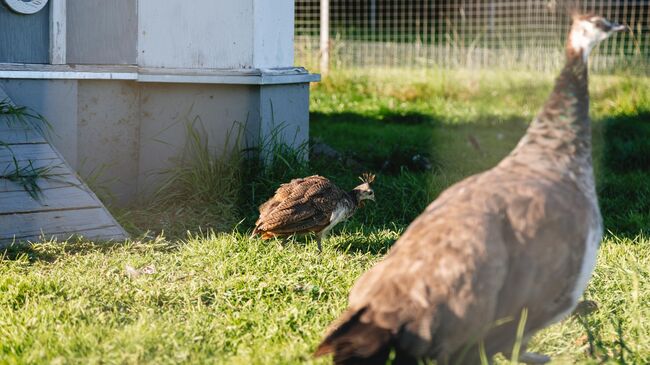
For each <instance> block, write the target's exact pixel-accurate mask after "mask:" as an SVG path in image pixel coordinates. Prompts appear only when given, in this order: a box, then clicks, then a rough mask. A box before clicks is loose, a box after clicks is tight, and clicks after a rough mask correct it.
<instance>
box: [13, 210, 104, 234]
mask: <svg viewBox="0 0 650 365" xmlns="http://www.w3.org/2000/svg"><path fill="white" fill-rule="evenodd" d="M114 226H115V223H114V222H113V220H112V219H109V218H108V216H107V215H106V212H105V211H104V210H103V209H102V208H93V209H82V210H65V211H55V212H41V213H33V214H10V215H4V216H0V239H12V238H14V237H16V238H24V237H33V236H39V235H40V234H41V233H42V232H48V233H50V234H63V233H66V234H70V235H72V234H75V233H78V232H85V231H92V230H99V229H102V228H112V227H114Z"/></svg>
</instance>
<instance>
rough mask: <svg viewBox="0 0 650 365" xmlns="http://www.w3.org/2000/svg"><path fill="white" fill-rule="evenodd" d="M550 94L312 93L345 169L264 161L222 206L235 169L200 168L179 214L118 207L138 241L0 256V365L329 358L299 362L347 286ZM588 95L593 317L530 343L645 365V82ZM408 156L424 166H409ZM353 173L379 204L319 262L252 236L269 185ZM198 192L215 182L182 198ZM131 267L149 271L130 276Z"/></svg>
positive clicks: (649, 240)
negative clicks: (597, 246) (364, 178)
mask: <svg viewBox="0 0 650 365" xmlns="http://www.w3.org/2000/svg"><path fill="white" fill-rule="evenodd" d="M551 86H552V78H551V77H550V76H547V75H532V74H525V73H522V74H511V73H510V74H507V73H500V72H486V73H482V74H470V73H465V72H445V73H442V72H431V73H407V74H401V73H390V72H388V73H387V72H385V73H383V74H380V75H377V74H376V73H375V74H374V76H373V77H369V76H367V75H351V74H336V75H333V76H332V77H331V78H330V79H328V80H327V81H325V82H322V83H320V84H317V85H315V86H314V87H313V89H312V105H311V108H312V122H313V123H312V125H311V133H312V137H314V138H320V139H322V140H323V141H325V142H326V143H328V144H330V145H332V146H334V147H335V148H336V149H338V150H339V151H341V152H342V153H344V154H345V155H346V156H348V157H350V158H353V159H355V160H356V161H357V164H354V165H350V164H348V163H346V162H345V161H330V160H325V159H322V158H318V157H315V156H312V158H311V160H310V164H309V166H307V165H304V164H300V163H298V162H297V161H296V160H295V157H296V155H295V154H292V153H289V152H287V151H285V150H275V151H274V153H275V156H276V157H282V158H274V159H273V163H272V164H271V165H270V166H260V165H258V164H255V165H254V166H248V165H246V164H244V165H242V166H241V170H237V171H238V172H237V174H238V175H237V176H235V177H233V176H230V175H227V179H230V180H232V181H237V182H238V186H239V189H238V190H237V191H232V190H228V194H226V196H225V197H221V196H220V195H219V194H215V192H216V191H217V190H218V189H221V188H217V187H213V189H210V188H207V189H206V187H209V186H212V185H216V186H219V184H220V183H222V181H219V180H210V179H212V178H214V175H215V174H223V168H225V166H227V164H228V163H232V161H230V162H229V161H228V160H224V159H214V158H212V159H210V158H204V159H201V160H200V162H198V163H196V164H194V165H192V166H193V168H192V169H181V170H179V171H177V174H176V175H174V176H175V177H176V180H175V183H174V184H173V185H175V186H176V187H177V189H178V190H175V191H173V193H174V194H178V195H177V196H176V197H175V198H174V199H173V200H174V201H177V204H173V203H174V202H172V204H163V205H157V206H156V209H141V210H138V209H131V210H129V211H128V212H122V214H121V218H120V219H121V221H122V222H123V223H125V225H126V226H128V227H129V229H130V230H131V231H132V232H135V233H136V236H139V237H140V238H136V239H134V240H133V241H131V242H128V243H126V244H114V245H106V244H103V245H102V244H94V243H89V242H83V241H80V242H77V241H69V242H66V243H40V244H34V245H31V246H27V247H12V248H10V249H9V250H8V251H7V252H5V254H4V256H2V259H1V260H0V363H8V364H26V363H56V364H59V363H61V364H65V363H80V364H81V363H83V364H86V363H109V364H142V363H152V364H172V363H174V364H175V363H183V362H184V363H223V364H225V363H228V364H269V363H274V364H275V363H278V364H297V363H314V364H325V363H328V360H327V359H320V360H313V359H311V357H310V354H311V352H312V351H313V350H314V348H315V346H316V345H317V343H318V341H319V339H320V337H321V335H322V334H323V332H324V330H325V328H326V327H327V325H328V324H329V323H330V321H331V320H332V319H334V318H335V317H336V316H337V315H338V314H339V313H340V312H341V311H342V310H343V309H344V308H345V305H346V297H347V293H348V291H349V289H350V287H351V286H352V284H353V283H354V282H355V280H356V279H357V278H358V276H359V275H360V274H361V273H362V272H363V271H365V270H366V269H368V268H369V267H371V266H372V265H373V264H374V263H375V262H377V261H378V260H380V259H381V257H382V256H383V255H384V254H385V253H386V251H387V250H388V248H389V247H390V246H391V244H392V243H393V242H394V241H395V240H396V239H397V238H398V237H399V235H400V234H401V232H402V231H403V229H404V228H405V227H406V226H407V225H408V223H409V222H410V221H411V220H412V219H413V218H414V217H416V216H417V215H418V214H419V213H420V212H421V211H422V209H423V208H424V207H425V206H426V205H427V204H428V203H429V202H430V201H431V200H432V199H434V198H435V197H436V196H437V195H438V194H439V193H440V192H441V191H442V190H443V189H444V188H445V187H447V186H449V185H450V184H452V183H453V182H455V181H458V180H460V179H462V178H463V177H465V176H467V175H469V174H472V173H474V172H477V171H481V170H484V169H486V168H489V167H491V166H493V165H494V164H495V163H496V162H497V161H499V160H500V159H501V158H502V157H503V156H504V155H505V154H507V153H508V151H509V150H510V149H511V148H512V147H513V146H514V145H515V143H516V142H517V140H518V138H519V137H520V136H521V135H522V134H523V133H524V131H525V127H526V125H527V123H528V121H529V120H530V119H531V118H532V117H533V116H534V114H535V112H536V111H537V109H538V108H539V106H540V105H541V103H542V102H543V101H544V98H545V96H546V95H547V93H548V92H549V90H550V87H551ZM591 86H592V87H591V89H592V116H593V119H594V143H595V151H594V159H595V164H596V167H597V179H598V182H597V184H598V190H599V195H600V202H601V206H602V210H603V215H604V217H605V223H606V229H607V230H608V231H609V233H608V234H607V236H606V239H605V241H604V243H603V245H602V248H601V251H600V255H599V260H598V265H597V268H596V272H595V275H594V278H593V280H592V281H591V284H590V286H589V288H588V290H587V292H586V294H585V297H586V298H588V299H590V300H594V301H596V302H597V303H598V310H597V311H595V312H594V313H592V314H590V315H587V316H584V317H571V318H569V319H567V320H565V321H563V322H562V323H559V324H557V325H554V326H552V327H551V328H548V329H546V330H545V331H543V332H541V333H540V334H538V335H537V336H536V337H535V338H534V340H533V342H532V344H531V348H532V349H533V350H535V351H540V352H544V353H547V354H549V355H552V356H554V358H555V359H556V362H557V363H584V364H598V363H616V364H644V363H649V362H650V320H649V319H648V318H650V304H649V303H650V280H649V279H650V265H649V264H648V263H649V262H650V236H648V235H647V232H648V231H649V228H650V207H649V206H648V204H650V203H648V201H650V199H648V197H649V195H650V192H649V190H648V189H649V186H650V169H649V168H648V166H649V165H648V156H650V154H648V141H650V129H649V128H648V127H649V126H650V118H648V116H649V115H650V82H649V81H648V80H647V79H643V78H627V77H624V76H622V77H621V76H619V77H594V78H592V82H591ZM194 147H200V143H198V144H196V145H195V146H194ZM194 151H195V153H196V154H198V156H203V157H206V156H205V151H203V150H201V148H195V149H194ZM413 154H420V155H423V156H426V157H427V158H429V160H430V161H431V165H432V170H431V171H418V170H415V169H413V168H412V167H408V161H409V159H410V157H411V156H412V155H413ZM386 160H388V161H390V162H391V163H392V164H391V167H390V168H382V167H383V166H384V162H385V161H386ZM237 163H239V162H237ZM222 164H226V165H222ZM350 166H352V167H350ZM365 170H372V171H373V172H377V173H378V177H377V182H376V188H375V190H376V196H377V203H375V204H370V205H368V206H366V207H365V208H364V209H363V210H361V211H360V212H359V213H358V214H357V215H356V216H355V217H354V218H353V219H351V220H350V221H349V222H347V223H346V224H343V225H341V226H340V227H338V228H337V229H335V231H334V232H333V234H332V235H331V236H330V238H329V239H327V240H326V241H325V243H324V251H323V253H322V254H318V252H317V250H316V247H315V246H316V245H315V242H313V240H311V239H309V238H304V239H303V238H300V239H296V240H295V241H294V242H291V243H289V244H287V245H285V246H282V245H280V243H279V242H273V241H271V242H262V241H260V240H258V239H250V238H248V234H247V233H248V232H249V231H250V228H251V226H252V224H253V222H254V219H255V218H256V214H255V207H256V205H257V204H259V203H261V202H262V201H263V200H264V199H266V198H267V197H268V195H269V194H271V193H272V191H273V189H275V188H276V187H277V186H278V185H279V184H280V183H281V182H283V181H287V180H288V179H290V178H292V177H296V176H303V175H306V174H309V173H319V174H323V175H326V176H328V177H331V178H332V179H333V180H334V181H335V182H336V183H338V184H339V185H341V186H343V187H346V188H351V187H353V186H354V185H355V184H357V183H358V180H357V176H358V175H359V174H360V173H361V172H363V171H365ZM210 171H212V173H209V172H210ZM205 173H208V174H207V175H203V174H205ZM201 181H213V182H212V183H210V184H212V185H209V184H205V186H201V188H202V190H193V189H191V187H192V186H195V185H196V184H200V183H201ZM239 182H243V184H241V183H239ZM188 187H189V188H190V189H188ZM170 194H171V192H170ZM235 196H237V197H238V198H236V202H237V203H236V204H233V203H232V202H233V201H234V200H233V199H235V198H234V197H235ZM189 197H191V199H190V198H189ZM163 200H164V199H163ZM167 203H169V202H167ZM170 205H171V206H170ZM215 207H222V208H219V209H217V208H215ZM223 207H226V208H227V209H223ZM145 208H146V207H145ZM210 229H213V230H216V231H217V233H214V232H212V231H209V230H210ZM147 230H151V231H152V232H149V233H148V234H147V233H146V232H147ZM162 231H164V232H165V235H166V237H163V236H158V237H157V238H146V237H151V236H154V237H155V236H156V235H158V234H159V233H160V232H162ZM187 231H190V232H191V235H190V236H189V237H188V236H187ZM0 255H1V254H0ZM127 265H128V266H132V267H135V268H136V269H137V268H142V267H145V266H149V265H153V267H155V272H154V273H153V274H142V275H140V276H137V277H130V276H129V274H128V273H127V270H126V266H127ZM507 361H508V360H506V359H501V360H500V361H499V362H507Z"/></svg>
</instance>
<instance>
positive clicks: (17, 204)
mask: <svg viewBox="0 0 650 365" xmlns="http://www.w3.org/2000/svg"><path fill="white" fill-rule="evenodd" d="M41 195H42V196H41V197H40V201H36V200H34V199H33V198H32V197H31V196H30V195H29V194H28V193H27V192H26V191H10V192H0V202H2V204H0V216H1V215H3V214H15V213H29V212H45V211H53V210H65V209H84V208H100V207H102V205H101V203H99V201H97V200H95V199H93V197H92V196H91V195H90V194H89V193H88V191H87V190H85V189H83V188H81V187H77V186H70V187H62V188H57V189H47V190H43V191H42V192H41ZM43 224H45V222H43ZM4 225H5V223H4V222H3V218H0V226H4Z"/></svg>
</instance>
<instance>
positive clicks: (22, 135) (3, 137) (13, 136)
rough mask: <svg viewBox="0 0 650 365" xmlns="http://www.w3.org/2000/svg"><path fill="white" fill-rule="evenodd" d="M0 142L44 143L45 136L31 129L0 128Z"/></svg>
mask: <svg viewBox="0 0 650 365" xmlns="http://www.w3.org/2000/svg"><path fill="white" fill-rule="evenodd" d="M0 142H2V143H6V144H15V143H45V138H43V136H41V135H40V134H39V133H38V132H36V131H34V130H31V129H23V130H17V129H12V130H2V129H0ZM0 153H1V152H0Z"/></svg>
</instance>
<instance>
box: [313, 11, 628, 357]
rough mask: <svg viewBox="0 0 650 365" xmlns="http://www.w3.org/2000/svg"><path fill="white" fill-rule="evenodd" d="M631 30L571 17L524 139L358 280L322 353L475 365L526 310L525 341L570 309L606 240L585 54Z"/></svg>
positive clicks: (428, 214)
mask: <svg viewBox="0 0 650 365" xmlns="http://www.w3.org/2000/svg"><path fill="white" fill-rule="evenodd" d="M623 29H624V27H623V26H620V25H617V24H613V23H611V22H609V21H607V20H606V19H604V18H602V17H600V16H593V15H582V16H574V19H573V25H572V27H571V31H570V34H569V38H568V40H567V45H566V57H567V60H566V65H565V66H564V69H563V70H562V72H561V74H560V76H559V77H558V79H557V81H556V84H555V88H554V90H553V92H552V93H551V95H550V97H549V98H548V100H547V102H546V104H545V105H544V107H543V109H542V110H541V111H540V112H539V114H538V115H537V117H536V118H535V119H534V120H533V122H532V124H531V125H530V127H529V128H528V131H527V132H526V134H525V136H524V137H523V138H522V139H521V141H520V142H519V144H518V145H517V147H516V148H515V149H514V150H513V151H512V152H511V153H510V155H508V156H507V157H506V158H504V159H503V160H502V161H501V162H500V163H499V164H498V165H497V166H496V167H494V168H492V169H491V170H488V171H486V172H484V173H481V174H478V175H474V176H471V177H469V178H467V179H465V180H463V181H461V182H459V183H457V184H455V185H453V186H452V187H450V188H449V189H447V190H446V191H445V192H443V193H442V194H441V195H440V197H439V198H438V199H436V200H435V201H434V202H433V203H431V205H429V207H428V208H427V209H426V210H425V211H424V212H423V213H422V214H421V215H420V216H419V217H418V218H417V219H416V220H415V221H414V222H413V223H412V224H411V225H410V226H409V228H408V229H407V230H406V232H405V233H404V234H403V236H402V237H401V238H400V239H399V240H398V241H397V243H396V244H395V245H394V247H393V248H392V249H391V251H390V252H389V254H388V255H387V257H386V258H385V259H384V260H383V261H382V262H380V263H379V264H377V265H376V266H374V267H373V268H372V269H370V270H369V271H368V272H366V273H365V274H364V275H363V276H362V277H361V278H360V279H359V280H358V281H357V283H356V284H355V286H354V288H353V289H352V292H351V293H350V297H349V307H348V309H347V311H346V312H345V313H343V315H342V316H341V318H340V319H339V320H338V321H337V323H336V324H335V325H334V326H333V328H332V329H331V330H330V331H329V333H328V334H327V336H326V337H325V339H324V340H323V342H322V343H321V344H320V346H319V347H318V349H317V351H316V355H317V356H320V355H325V354H330V353H331V354H333V355H334V362H335V363H336V364H385V363H386V360H387V359H388V358H389V356H390V354H391V352H393V354H394V355H393V356H394V358H393V361H392V364H416V363H418V361H419V360H423V359H433V360H437V362H438V364H477V363H480V358H479V355H480V353H481V351H484V352H483V353H484V354H485V355H486V356H487V357H488V358H491V357H492V356H493V355H494V354H496V353H498V352H506V353H507V352H508V351H510V350H511V349H512V348H513V344H514V342H515V339H516V333H517V325H518V324H519V318H520V316H522V313H527V318H526V321H525V328H524V336H523V345H524V347H525V345H526V342H527V341H528V340H529V339H530V338H531V336H532V335H533V334H534V333H535V332H537V331H539V330H540V329H542V328H544V327H546V326H548V325H550V324H552V323H554V322H557V321H559V320H560V319H562V318H564V316H566V315H567V314H568V313H570V312H571V310H572V309H573V308H574V307H575V306H576V303H577V302H578V299H579V298H580V296H581V295H582V293H583V291H584V289H585V287H586V285H587V282H588V281H589V278H590V277H591V273H592V271H593V269H594V266H595V263H596V256H597V251H598V246H599V244H600V240H601V236H602V220H601V215H600V212H599V209H598V200H597V197H596V190H595V186H594V174H593V168H592V161H591V125H590V120H589V93H588V88H587V59H588V56H589V52H590V51H591V50H592V48H593V47H594V46H595V45H596V44H598V43H599V42H600V41H602V40H604V39H606V38H607V37H608V36H610V35H611V34H613V33H614V32H618V31H621V30H623ZM479 349H481V351H479ZM522 353H523V350H522ZM520 360H521V361H525V362H529V363H543V362H545V361H548V357H546V356H543V355H537V354H531V353H523V355H522V356H521V357H520Z"/></svg>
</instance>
